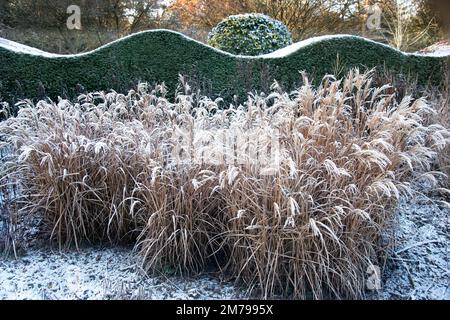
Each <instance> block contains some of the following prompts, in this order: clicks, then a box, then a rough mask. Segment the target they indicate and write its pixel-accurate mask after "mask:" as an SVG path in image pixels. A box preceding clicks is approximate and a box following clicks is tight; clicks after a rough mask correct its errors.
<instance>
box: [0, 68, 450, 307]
mask: <svg viewBox="0 0 450 320" xmlns="http://www.w3.org/2000/svg"><path fill="white" fill-rule="evenodd" d="M303 83H304V84H303V85H302V86H301V87H300V88H298V90H296V91H294V92H292V93H286V92H283V91H282V90H280V88H279V86H278V85H276V84H275V85H274V86H273V91H272V92H271V93H270V94H269V95H268V96H258V95H249V97H248V102H247V103H246V105H245V106H230V107H229V108H225V109H224V108H221V107H220V106H219V103H220V102H219V101H218V100H216V101H212V100H211V99H208V98H207V97H198V96H196V95H193V94H191V92H190V89H189V87H188V86H187V85H185V86H184V87H183V88H181V89H182V90H180V91H179V93H178V95H177V98H176V100H175V101H169V100H168V99H167V98H166V97H165V96H164V93H165V92H166V90H165V88H164V87H161V86H159V87H157V88H156V89H155V90H151V89H149V88H148V87H146V86H145V85H141V86H140V87H139V88H138V90H137V91H135V90H132V91H130V92H129V94H128V95H123V94H117V93H115V92H110V93H104V92H97V93H93V94H88V95H83V96H80V97H79V100H78V103H76V104H73V103H71V102H69V101H65V100H61V101H59V102H58V103H50V102H48V101H41V102H39V103H38V104H37V105H36V106H34V105H32V104H31V103H30V102H24V106H23V107H22V108H21V110H20V111H19V114H18V116H17V117H14V118H10V119H8V120H7V121H5V122H3V123H2V124H0V135H2V138H3V141H4V142H3V144H4V145H9V146H10V147H12V148H13V158H12V159H11V161H8V162H5V163H4V164H2V168H1V169H2V171H3V172H4V173H5V174H4V176H3V178H2V181H3V182H4V181H5V180H8V179H11V180H13V181H16V182H17V183H19V184H20V186H21V190H23V194H22V196H21V203H22V204H23V205H24V207H23V208H21V210H20V211H19V217H20V219H25V220H27V219H31V218H32V217H36V216H38V217H41V218H42V221H43V226H44V229H45V231H46V232H47V235H48V238H49V239H50V240H52V241H53V243H54V244H57V245H59V247H60V248H64V247H70V246H73V245H75V246H77V247H80V246H81V245H82V244H83V243H86V242H89V243H99V242H103V243H105V242H106V243H110V244H119V243H127V244H134V245H135V248H134V249H135V252H136V253H137V254H138V255H139V256H141V257H142V259H143V263H142V265H141V267H142V268H143V269H144V270H145V271H146V272H148V273H149V274H159V273H161V272H162V271H164V270H165V269H167V268H169V269H170V270H172V272H173V273H174V274H178V275H191V274H202V273H204V272H205V270H207V269H208V267H209V266H211V264H213V265H214V266H215V267H216V268H218V270H220V271H221V273H222V275H223V276H227V277H229V278H230V279H235V280H236V283H237V284H238V285H240V286H242V287H244V288H248V290H249V292H251V293H252V294H254V295H255V296H257V297H261V298H271V297H276V296H282V297H290V298H296V299H305V298H308V297H309V298H315V299H322V298H327V297H335V298H361V297H364V296H365V287H366V280H367V279H366V276H367V275H366V271H367V270H368V268H369V267H371V266H374V265H381V262H382V259H383V256H384V255H385V254H386V251H385V250H386V248H387V247H390V244H391V241H392V238H391V239H387V240H385V241H382V240H383V235H384V234H385V233H386V230H387V229H388V228H389V227H390V226H391V225H392V221H393V219H394V218H395V208H396V206H397V204H398V202H399V200H400V199H401V198H402V197H408V196H411V195H412V194H413V190H412V189H411V184H410V182H411V180H412V178H413V176H414V174H422V173H423V175H422V176H423V177H424V179H425V180H426V181H428V182H430V183H431V184H435V182H436V178H435V176H441V175H442V174H441V173H439V172H436V171H432V170H433V166H434V165H435V162H436V158H438V157H439V155H440V154H442V153H443V152H445V151H444V150H446V149H445V148H446V147H448V145H449V141H450V132H449V130H448V128H446V127H444V126H442V125H440V124H439V123H438V122H436V121H435V120H436V119H437V118H440V116H439V115H438V112H437V111H436V110H435V109H433V108H432V107H431V104H430V102H429V101H427V99H425V98H419V99H413V98H412V97H410V96H407V97H405V98H404V99H402V101H400V102H399V101H397V100H396V99H395V94H392V91H389V90H388V89H389V86H388V85H385V86H382V87H378V88H377V87H373V86H372V78H371V74H370V73H360V72H359V71H357V70H353V71H351V72H350V73H349V74H348V75H347V76H346V77H345V78H344V79H341V80H336V79H334V78H333V77H330V76H328V77H326V78H325V79H324V80H323V83H322V85H321V86H320V87H319V88H316V87H314V86H312V85H311V84H310V82H309V80H308V78H306V77H305V78H304V79H303ZM389 92H391V93H389ZM230 129H231V130H232V131H233V132H238V133H239V134H238V135H237V136H236V137H234V138H236V139H234V140H233V139H231V144H224V141H222V140H220V139H219V140H217V139H214V138H215V137H217V136H218V133H219V132H222V131H227V130H230ZM179 132H182V133H183V134H182V137H184V138H186V137H188V138H189V139H185V140H184V142H187V144H180V140H179V138H180V136H179V135H177V134H178V133H179ZM199 132H200V133H201V134H200V136H198V133H199ZM263 133H273V135H274V136H276V137H277V139H275V140H276V142H278V145H277V144H275V145H276V146H277V147H275V145H272V140H271V139H269V138H268V137H267V136H264V134H263ZM260 138H262V140H263V141H262V146H264V148H260V147H261V145H257V143H258V142H259V141H260ZM198 141H200V142H201V143H200V145H198V143H197V142H198ZM255 145H256V147H257V152H254V149H255ZM192 146H195V147H194V148H192ZM267 146H270V148H266V147H267ZM272 146H273V147H272ZM180 147H181V148H180ZM266 149H267V150H271V151H273V149H276V150H277V151H278V152H277V156H276V157H275V158H276V159H277V160H276V161H275V162H273V163H272V162H270V161H269V162H267V163H266V162H261V161H255V160H257V159H260V157H261V156H262V155H263V154H264V152H262V151H263V150H266ZM230 151H232V152H230ZM230 154H231V155H232V158H231V160H232V161H231V162H230V161H229V158H228V157H226V155H230ZM236 154H238V155H242V154H243V155H244V156H243V157H241V158H239V159H236V158H233V157H235V156H236ZM180 155H182V156H181V157H180ZM198 155H200V158H198V157H197V156H198ZM205 155H207V156H206V157H205ZM213 155H214V156H213ZM255 155H256V156H257V157H258V158H255V157H254V156H255ZM202 156H203V157H202ZM198 159H200V161H197V160H198ZM224 159H228V160H224ZM272 165H273V166H272Z"/></svg>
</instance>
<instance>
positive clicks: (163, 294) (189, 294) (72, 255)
mask: <svg viewBox="0 0 450 320" xmlns="http://www.w3.org/2000/svg"><path fill="white" fill-rule="evenodd" d="M130 251H131V250H130V249H128V248H85V249H82V250H80V251H79V252H75V251H73V252H65V253H59V252H56V251H55V252H52V251H51V250H49V249H35V250H32V251H29V252H27V254H26V255H25V256H23V257H21V258H20V259H18V260H14V259H11V260H3V261H0V299H2V300H4V299H13V300H15V299H20V300H22V299H30V300H40V299H52V300H53V299H64V300H72V299H76V300H78V299H82V300H91V299H95V300H101V299H151V300H179V299H187V300H190V299H194V300H197V299H200V300H204V299H213V300H214V299H224V300H228V299H232V298H240V297H243V293H241V292H239V291H238V290H237V289H235V288H233V286H232V285H230V284H223V283H220V281H219V280H218V279H215V278H211V277H206V276H205V277H199V278H195V279H189V278H185V279H182V278H175V277H166V276H164V275H161V276H158V277H150V276H147V275H146V274H145V273H144V271H143V270H141V269H140V268H139V267H138V264H137V263H136V262H137V261H136V259H135V258H133V257H132V255H131V254H130Z"/></svg>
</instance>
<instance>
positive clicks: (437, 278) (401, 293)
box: [373, 196, 450, 300]
mask: <svg viewBox="0 0 450 320" xmlns="http://www.w3.org/2000/svg"><path fill="white" fill-rule="evenodd" d="M449 218H450V209H449V207H448V203H447V204H444V203H443V202H439V201H436V200H433V199H429V198H427V197H425V196H419V197H416V198H415V199H413V200H410V201H402V202H401V203H400V206H399V211H398V228H397V229H396V232H395V239H396V246H395V248H393V254H391V257H390V259H389V261H388V264H387V268H386V270H385V274H384V279H383V283H382V290H381V291H380V292H379V293H378V294H377V295H375V296H374V297H373V298H375V299H433V300H450V270H449V249H450V246H449V244H450V234H449V232H448V231H449V227H450V224H449Z"/></svg>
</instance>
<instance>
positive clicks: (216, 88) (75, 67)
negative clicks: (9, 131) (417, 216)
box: [0, 30, 446, 103]
mask: <svg viewBox="0 0 450 320" xmlns="http://www.w3.org/2000/svg"><path fill="white" fill-rule="evenodd" d="M338 55H339V61H340V64H342V65H343V66H344V68H343V70H342V71H343V72H345V71H346V70H348V69H349V68H352V67H360V68H361V69H366V68H373V67H377V66H378V67H382V68H386V69H388V70H391V71H395V72H397V73H402V74H404V75H405V76H413V77H417V79H418V82H419V83H428V82H432V83H439V82H442V81H443V74H444V69H445V68H446V58H434V57H420V56H410V55H404V54H402V53H400V52H398V51H396V50H394V49H391V48H389V47H386V46H383V45H380V44H377V43H374V42H372V41H367V40H364V39H362V38H357V37H351V36H348V37H342V38H331V39H327V40H324V41H319V42H316V43H313V44H311V45H308V46H305V47H303V48H301V49H299V50H297V51H296V52H294V53H292V54H291V55H289V56H286V57H283V58H262V57H249V58H243V57H236V56H233V55H231V54H226V53H224V52H220V51H217V50H214V49H212V48H210V47H208V46H205V45H202V44H200V43H198V42H196V41H193V40H190V39H188V38H186V37H185V36H183V35H181V34H178V33H175V32H170V31H161V30H156V31H147V32H143V33H139V34H136V35H134V36H131V37H128V38H125V39H123V40H121V41H119V42H115V43H113V44H111V45H108V46H105V47H102V48H100V49H99V50H96V51H93V52H91V53H89V54H83V55H78V56H69V57H57V58H46V57H42V56H33V55H28V54H21V53H15V52H12V51H9V50H6V49H4V48H2V47H0V100H4V101H8V102H10V103H11V102H16V101H17V100H18V99H21V98H29V99H37V98H42V97H43V96H49V97H50V98H52V99H56V98H57V97H58V96H62V97H65V98H74V97H75V96H76V95H78V94H79V93H80V91H97V90H110V89H113V90H116V91H119V92H126V91H128V89H130V88H131V87H133V86H134V85H135V84H137V83H138V82H139V81H146V82H149V83H151V84H153V83H162V82H165V84H166V85H167V86H168V88H169V94H171V95H173V94H174V92H175V89H176V87H177V83H178V78H179V74H184V75H186V76H187V79H188V80H189V81H190V83H191V84H192V85H193V86H194V89H203V90H204V93H205V94H208V95H211V96H212V97H217V96H219V95H220V96H222V97H223V98H225V99H232V98H233V96H235V95H237V96H240V97H245V94H246V93H247V92H248V91H254V90H257V91H267V89H268V87H269V86H270V85H271V84H272V82H273V81H274V80H277V81H278V82H279V83H280V85H282V86H283V88H284V89H285V90H291V89H293V88H295V86H296V85H297V84H298V83H299V81H300V79H301V77H300V75H299V71H306V72H307V73H309V74H310V75H312V76H314V78H315V79H316V81H320V80H321V78H322V77H323V76H324V75H326V74H332V73H333V72H334V71H335V70H336V61H337V60H336V58H337V56H338ZM206 91H207V92H206Z"/></svg>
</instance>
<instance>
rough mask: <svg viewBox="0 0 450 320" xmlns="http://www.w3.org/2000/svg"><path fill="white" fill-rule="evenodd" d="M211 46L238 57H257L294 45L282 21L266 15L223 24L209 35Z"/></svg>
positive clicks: (243, 16) (237, 17)
mask: <svg viewBox="0 0 450 320" xmlns="http://www.w3.org/2000/svg"><path fill="white" fill-rule="evenodd" d="M208 44H209V45H210V46H212V47H214V48H217V49H221V50H223V51H227V52H229V53H233V54H236V55H248V56H257V55H261V54H266V53H271V52H273V51H275V50H278V49H281V48H284V47H286V46H288V45H290V44H292V35H291V33H290V32H289V30H288V28H287V27H286V26H285V25H284V24H283V23H282V22H280V21H278V20H274V19H272V18H270V17H268V16H266V15H263V14H256V13H251V14H240V15H235V16H230V17H228V18H226V19H225V20H223V21H222V22H220V23H219V24H218V25H217V26H216V27H215V28H214V29H213V30H212V31H211V32H210V33H209V35H208Z"/></svg>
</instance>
